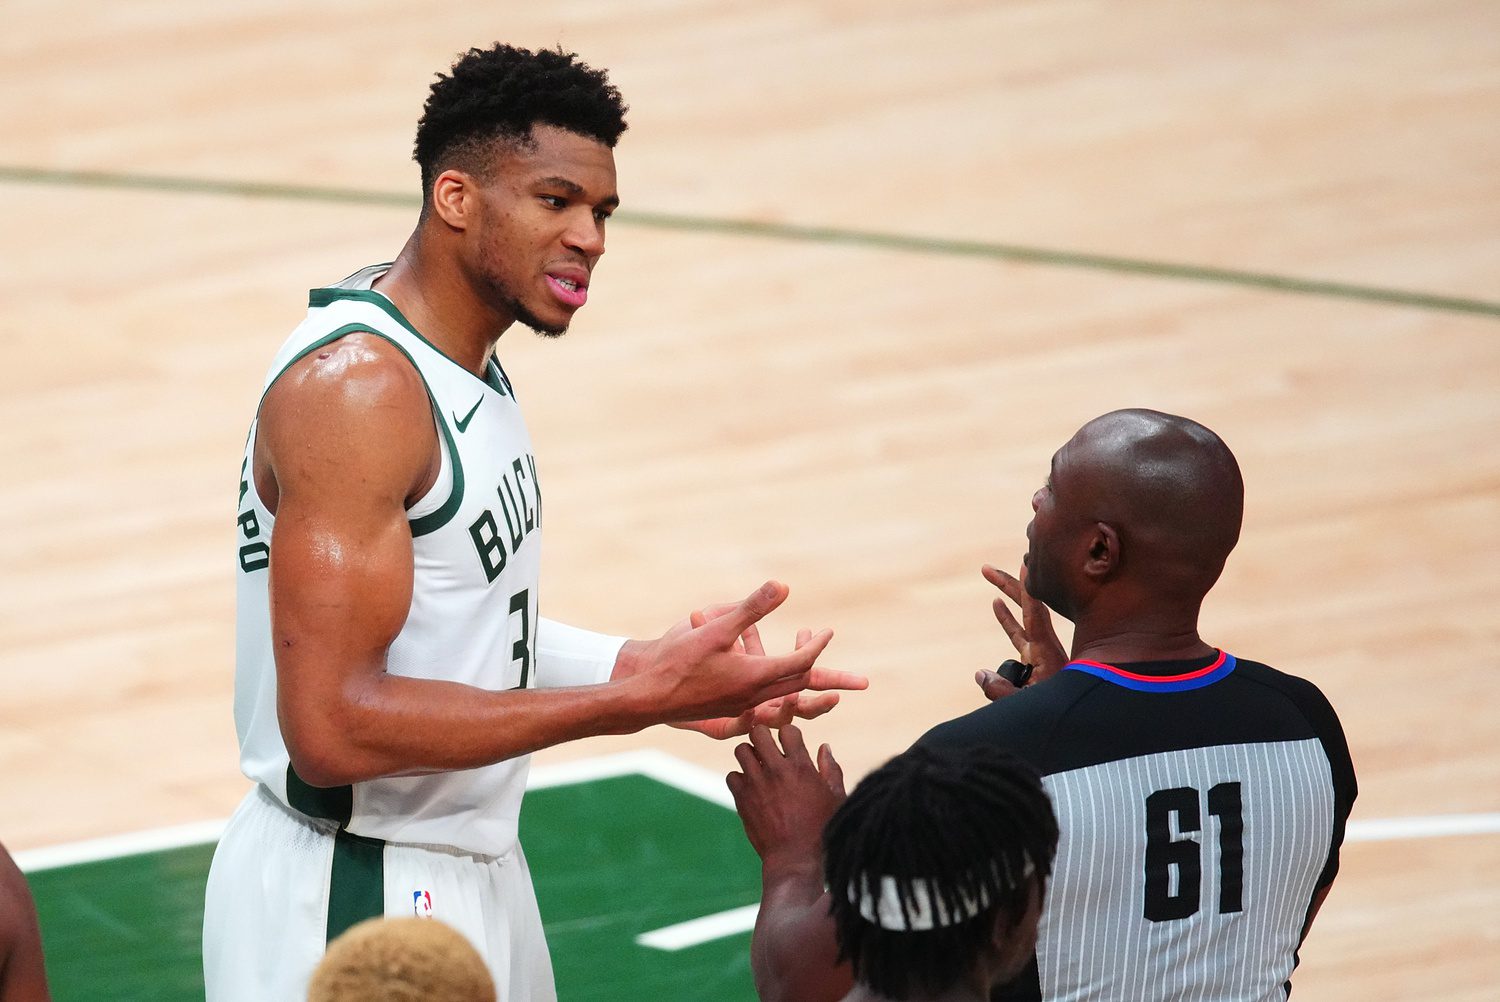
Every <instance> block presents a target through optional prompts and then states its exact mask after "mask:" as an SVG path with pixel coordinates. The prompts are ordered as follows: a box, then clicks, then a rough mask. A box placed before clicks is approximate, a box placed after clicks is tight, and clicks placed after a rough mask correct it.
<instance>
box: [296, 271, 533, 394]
mask: <svg viewBox="0 0 1500 1002" xmlns="http://www.w3.org/2000/svg"><path fill="white" fill-rule="evenodd" d="M345 299H352V300H354V301H355V302H360V303H369V304H370V305H371V306H378V307H379V308H380V309H381V310H383V311H385V313H386V315H387V316H389V317H390V318H391V319H392V320H394V321H396V323H398V324H400V325H401V326H402V327H404V328H406V329H407V330H408V331H410V332H411V334H412V336H413V337H415V338H416V339H417V340H418V341H421V342H422V343H423V344H425V345H426V346H427V347H429V348H431V349H432V350H433V351H435V352H437V353H438V354H439V355H441V356H442V357H443V359H444V360H445V361H447V362H448V363H449V364H450V365H452V366H453V367H454V368H456V369H458V370H459V371H461V372H464V373H466V374H468V377H469V378H470V379H474V380H477V381H479V382H481V383H483V384H484V385H486V386H488V387H490V388H491V389H498V388H497V387H496V386H495V385H494V384H493V383H491V382H490V381H489V380H487V379H485V378H483V377H481V376H476V375H475V374H474V372H473V370H471V369H469V368H468V367H466V366H463V365H459V364H458V363H457V362H455V361H454V360H453V359H452V358H450V357H449V356H448V354H447V352H445V351H443V349H441V348H439V347H438V346H437V345H435V344H433V343H432V342H431V341H429V340H428V339H427V338H426V336H425V335H423V333H422V332H421V331H419V330H417V328H416V327H414V326H413V325H412V322H411V321H410V320H408V319H406V316H405V315H404V314H402V312H401V311H400V310H399V309H397V308H396V304H395V303H393V302H391V301H390V300H389V299H387V298H386V297H385V296H382V295H381V294H380V293H378V292H376V291H375V290H373V289H312V290H311V291H309V292H308V294H307V305H308V306H329V305H331V304H333V303H336V302H339V301H340V300H345ZM490 358H491V359H493V358H494V355H491V356H490ZM500 392H504V391H503V390H502V391H500Z"/></svg>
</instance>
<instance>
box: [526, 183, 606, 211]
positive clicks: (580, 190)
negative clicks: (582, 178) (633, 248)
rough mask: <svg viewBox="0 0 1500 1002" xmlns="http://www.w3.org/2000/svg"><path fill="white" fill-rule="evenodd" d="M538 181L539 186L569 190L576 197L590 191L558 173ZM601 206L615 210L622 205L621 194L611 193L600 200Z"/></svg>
mask: <svg viewBox="0 0 1500 1002" xmlns="http://www.w3.org/2000/svg"><path fill="white" fill-rule="evenodd" d="M536 183H537V187H539V188H554V189H556V190H558V191H563V192H567V193H568V194H569V195H572V196H573V197H574V198H578V197H581V196H583V195H586V194H588V191H587V190H586V189H585V188H584V187H583V185H581V184H579V183H578V182H577V181H571V180H569V179H568V178H565V177H561V176H558V175H553V176H552V177H544V178H539V179H537V182H536ZM599 207H600V208H602V209H610V210H614V209H617V208H619V207H620V196H619V195H611V196H609V197H608V198H604V199H600V201H599Z"/></svg>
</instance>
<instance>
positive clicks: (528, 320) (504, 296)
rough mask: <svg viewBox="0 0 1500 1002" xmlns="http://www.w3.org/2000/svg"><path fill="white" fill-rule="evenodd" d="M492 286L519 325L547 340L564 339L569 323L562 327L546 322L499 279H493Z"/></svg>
mask: <svg viewBox="0 0 1500 1002" xmlns="http://www.w3.org/2000/svg"><path fill="white" fill-rule="evenodd" d="M490 285H491V286H492V287H493V288H494V290H495V294H496V295H497V296H498V297H499V298H500V302H501V303H502V304H503V305H504V306H505V309H506V311H507V312H509V313H510V315H511V316H513V317H515V318H516V322H517V323H520V324H521V325H523V326H525V327H530V328H531V329H532V330H534V331H536V333H537V334H538V335H540V336H541V337H545V338H555V337H562V336H563V335H564V334H566V333H567V332H568V322H566V321H565V322H563V323H562V324H561V325H559V324H549V323H547V322H545V321H544V320H542V318H541V317H538V316H537V315H536V314H535V313H532V312H531V311H530V310H528V309H527V308H526V304H525V303H523V302H521V298H520V297H519V296H514V295H511V292H510V290H509V289H507V288H506V287H505V283H503V282H501V281H500V280H499V279H491V280H490Z"/></svg>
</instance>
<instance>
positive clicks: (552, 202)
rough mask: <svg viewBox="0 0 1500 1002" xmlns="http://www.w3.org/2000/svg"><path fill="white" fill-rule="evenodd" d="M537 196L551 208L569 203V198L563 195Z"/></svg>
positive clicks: (559, 207)
mask: <svg viewBox="0 0 1500 1002" xmlns="http://www.w3.org/2000/svg"><path fill="white" fill-rule="evenodd" d="M537 198H540V199H541V200H542V204H544V205H546V206H547V208H549V209H561V208H563V207H564V206H565V205H567V204H568V200H567V199H566V198H563V197H562V196H561V195H538V196H537Z"/></svg>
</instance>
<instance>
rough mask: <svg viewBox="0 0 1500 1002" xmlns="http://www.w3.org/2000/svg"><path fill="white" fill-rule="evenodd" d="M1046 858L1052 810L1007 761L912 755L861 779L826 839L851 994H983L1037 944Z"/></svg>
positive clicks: (1022, 771) (1052, 839) (1036, 784)
mask: <svg viewBox="0 0 1500 1002" xmlns="http://www.w3.org/2000/svg"><path fill="white" fill-rule="evenodd" d="M790 730H791V729H790V728H788V731H790ZM783 733H784V734H785V733H786V732H783ZM1056 851H1057V821H1056V819H1055V818H1054V817H1053V815H1052V805H1051V802H1050V801H1049V800H1048V799H1047V794H1046V791H1044V790H1043V789H1042V784H1041V780H1040V778H1039V777H1038V776H1037V774H1036V771H1035V770H1034V769H1032V768H1031V767H1030V766H1028V765H1026V764H1024V763H1023V762H1022V761H1021V760H1020V759H1018V758H1015V757H1014V756H1011V755H1006V754H1003V753H1002V754H993V753H990V752H988V751H986V750H982V749H968V750H964V751H953V750H949V749H940V750H935V749H927V748H913V749H911V750H910V751H908V752H905V753H904V754H901V755H898V756H896V757H895V758H893V759H891V760H890V761H889V762H887V763H886V764H885V765H884V766H882V767H881V768H879V769H877V770H876V771H875V772H873V773H871V774H870V775H868V776H866V777H865V779H864V780H863V781H862V782H861V783H860V784H859V786H858V787H856V788H855V790H854V793H853V794H851V795H850V797H849V799H848V800H846V801H845V802H844V803H843V805H842V806H840V807H839V809H838V811H837V812H836V813H835V814H834V816H833V818H832V819H831V820H830V821H829V823H828V826H827V828H825V829H824V832H823V875H824V881H825V883H826V884H827V885H828V887H829V888H830V895H831V896H830V910H831V911H832V913H833V920H834V926H835V935H836V937H837V941H838V948H839V960H840V961H841V962H842V961H848V962H849V963H850V965H851V967H852V969H853V972H854V979H855V982H856V986H855V989H854V991H853V992H852V993H851V994H850V995H849V996H848V999H850V1000H860V1002H864V1000H874V999H921V1000H937V999H954V1000H958V999H973V1000H976V1002H982V1000H985V999H988V998H989V991H990V988H991V987H992V986H993V985H996V984H999V983H1002V982H1004V981H1007V980H1009V979H1010V978H1011V977H1013V976H1014V975H1015V974H1016V972H1018V971H1019V970H1020V969H1021V968H1022V967H1023V966H1024V965H1025V964H1026V962H1027V961H1028V960H1029V959H1030V957H1031V952H1032V950H1033V949H1035V947H1036V929H1037V920H1038V919H1039V918H1040V917H1041V903H1042V896H1043V894H1044V893H1045V891H1046V885H1047V875H1048V873H1049V872H1050V871H1051V867H1052V857H1053V854H1054V853H1055V852H1056Z"/></svg>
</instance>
